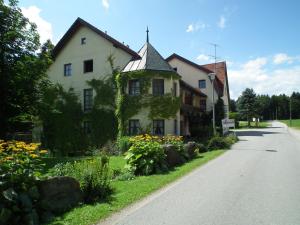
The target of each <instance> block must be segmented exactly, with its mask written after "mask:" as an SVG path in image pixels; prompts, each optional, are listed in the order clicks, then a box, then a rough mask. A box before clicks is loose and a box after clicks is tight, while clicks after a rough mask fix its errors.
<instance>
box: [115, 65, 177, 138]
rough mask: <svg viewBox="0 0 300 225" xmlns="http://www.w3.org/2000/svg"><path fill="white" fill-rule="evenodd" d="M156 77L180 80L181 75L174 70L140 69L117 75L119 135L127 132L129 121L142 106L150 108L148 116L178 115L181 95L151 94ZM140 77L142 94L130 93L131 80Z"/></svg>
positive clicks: (164, 116)
mask: <svg viewBox="0 0 300 225" xmlns="http://www.w3.org/2000/svg"><path fill="white" fill-rule="evenodd" d="M155 77H160V78H165V79H173V80H178V79H180V76H179V75H178V74H176V73H174V72H167V71H159V72H158V71H151V70H147V71H146V70H139V71H133V72H127V73H119V74H118V75H117V76H116V84H117V98H116V117H117V120H118V131H119V134H118V135H119V136H124V135H125V134H126V130H127V129H126V128H127V122H128V120H129V119H130V118H131V117H133V116H134V115H136V114H138V112H139V111H140V110H141V109H142V108H149V114H148V118H149V119H150V120H152V119H156V118H157V119H158V118H159V119H169V118H172V117H175V116H176V113H177V112H178V110H179V109H180V104H181V101H180V97H175V96H173V94H172V93H166V94H165V95H163V96H153V95H151V94H149V88H150V86H151V81H152V79H153V78H155ZM133 79H138V80H139V82H140V95H134V96H132V95H129V94H128V93H126V88H127V85H128V81H129V80H133Z"/></svg>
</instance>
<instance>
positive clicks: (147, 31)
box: [146, 26, 149, 43]
mask: <svg viewBox="0 0 300 225" xmlns="http://www.w3.org/2000/svg"><path fill="white" fill-rule="evenodd" d="M146 33H147V39H146V40H147V43H149V29H148V26H147V30H146Z"/></svg>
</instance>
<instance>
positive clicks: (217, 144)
mask: <svg viewBox="0 0 300 225" xmlns="http://www.w3.org/2000/svg"><path fill="white" fill-rule="evenodd" d="M237 141H238V138H237V137H236V135H234V134H230V135H228V136H226V137H220V136H214V137H212V138H211V139H210V140H209V141H208V146H207V147H208V149H209V150H216V149H228V148H230V146H231V145H232V144H234V143H235V142H237Z"/></svg>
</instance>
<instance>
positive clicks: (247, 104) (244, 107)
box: [238, 88, 257, 127]
mask: <svg viewBox="0 0 300 225" xmlns="http://www.w3.org/2000/svg"><path fill="white" fill-rule="evenodd" d="M238 111H239V113H240V115H241V116H243V117H244V118H246V119H247V121H248V127H250V122H251V118H253V117H255V116H256V115H257V102H256V94H255V92H254V90H253V89H250V88H246V89H245V90H244V91H243V93H242V95H241V96H240V97H239V98H238Z"/></svg>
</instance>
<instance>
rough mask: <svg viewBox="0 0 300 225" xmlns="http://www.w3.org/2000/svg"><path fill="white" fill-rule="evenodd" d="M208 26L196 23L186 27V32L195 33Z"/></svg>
mask: <svg viewBox="0 0 300 225" xmlns="http://www.w3.org/2000/svg"><path fill="white" fill-rule="evenodd" d="M207 27H208V25H207V24H205V23H202V22H198V23H191V24H189V25H188V27H187V29H186V32H188V33H190V32H195V31H197V30H203V29H205V28H207Z"/></svg>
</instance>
